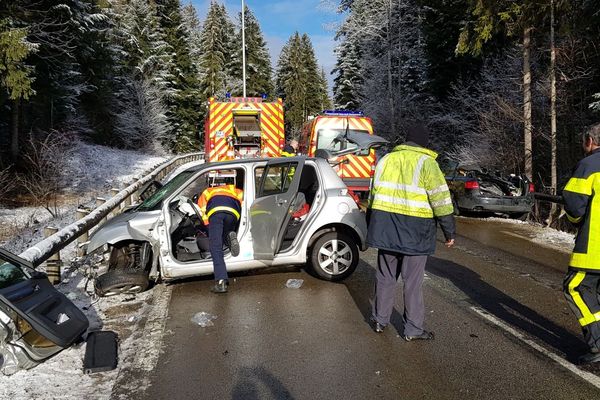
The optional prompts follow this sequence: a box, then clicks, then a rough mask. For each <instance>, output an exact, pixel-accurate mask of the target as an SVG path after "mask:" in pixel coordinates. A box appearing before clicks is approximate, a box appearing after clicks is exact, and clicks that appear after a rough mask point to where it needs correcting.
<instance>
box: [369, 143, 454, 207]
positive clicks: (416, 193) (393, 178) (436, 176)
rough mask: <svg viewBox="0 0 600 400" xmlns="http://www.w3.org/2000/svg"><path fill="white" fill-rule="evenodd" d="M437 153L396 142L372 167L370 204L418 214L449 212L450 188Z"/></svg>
mask: <svg viewBox="0 0 600 400" xmlns="http://www.w3.org/2000/svg"><path fill="white" fill-rule="evenodd" d="M436 157H437V154H436V153H435V152H434V151H431V150H428V149H425V148H423V147H416V146H410V145H407V144H403V145H400V146H396V147H395V148H394V150H393V151H392V152H391V153H389V154H387V155H385V156H384V157H383V158H382V159H381V160H380V161H379V163H378V164H377V167H376V168H375V176H374V177H373V184H372V188H371V196H370V198H369V207H370V208H372V209H373V210H380V211H387V212H392V213H397V214H403V215H410V216H413V217H421V218H433V217H434V216H435V217H442V216H445V215H449V214H452V213H453V212H454V207H453V206H452V199H451V198H450V191H449V190H448V185H447V184H446V179H445V178H444V174H443V173H442V171H440V167H439V166H438V164H437V162H436V161H435V159H436Z"/></svg>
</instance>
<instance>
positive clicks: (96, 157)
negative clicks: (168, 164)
mask: <svg viewBox="0 0 600 400" xmlns="http://www.w3.org/2000/svg"><path fill="white" fill-rule="evenodd" d="M166 160H167V157H160V156H153V155H149V154H144V153H140V152H135V151H128V150H118V149H113V148H110V147H105V146H97V145H90V144H86V143H82V142H77V143H76V144H75V146H74V149H73V152H72V153H70V155H69V160H68V161H67V163H66V169H65V173H64V177H65V179H71V180H70V181H65V186H66V188H65V193H63V194H62V195H61V196H60V200H61V205H60V206H59V207H58V215H59V216H58V218H52V216H51V215H50V213H49V212H48V211H47V210H45V209H44V208H42V207H37V208H34V207H24V208H16V209H14V208H13V209H8V208H0V222H1V223H0V247H4V248H6V249H8V250H10V251H12V252H14V253H17V254H19V253H21V252H22V251H24V250H25V249H27V248H29V247H30V246H32V245H33V244H35V243H37V242H39V241H41V240H42V239H43V233H44V232H43V230H44V229H43V228H44V227H45V226H48V225H51V226H54V227H56V228H62V227H64V226H66V225H68V224H69V223H71V222H73V221H75V211H76V210H77V209H78V208H79V207H81V206H84V207H88V208H95V202H96V198H98V197H104V198H107V199H108V198H110V197H111V193H110V189H111V188H118V189H122V188H124V187H125V186H127V185H129V184H131V183H133V181H134V179H135V178H141V177H142V176H144V175H145V174H146V173H148V172H149V171H151V170H152V169H154V168H155V167H156V166H157V165H159V164H161V163H162V162H164V161H166ZM17 233H18V234H17Z"/></svg>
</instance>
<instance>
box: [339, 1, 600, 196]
mask: <svg viewBox="0 0 600 400" xmlns="http://www.w3.org/2000/svg"><path fill="white" fill-rule="evenodd" d="M338 4H339V6H340V11H342V12H343V13H345V15H346V19H345V21H344V22H343V23H342V24H341V25H340V27H339V29H338V32H337V34H338V39H339V44H338V47H337V50H336V52H337V66H336V68H335V81H334V82H335V84H334V100H335V103H336V105H337V106H338V107H342V108H346V109H357V108H358V109H362V110H363V111H365V112H366V113H367V114H368V115H370V116H372V117H373V118H374V123H375V126H376V130H377V132H378V133H379V134H380V135H382V136H386V137H388V138H390V139H392V140H393V141H395V142H399V141H402V140H403V137H404V130H403V128H404V127H405V126H406V124H408V123H411V122H412V121H414V120H424V121H425V122H427V124H428V125H429V127H430V128H431V130H432V132H433V133H434V135H435V146H436V148H437V149H438V150H440V151H441V152H443V153H445V154H446V155H449V156H451V157H453V158H455V159H458V160H459V161H462V162H464V163H468V164H478V165H481V166H482V167H487V168H490V169H499V170H504V171H505V172H525V173H527V174H528V175H530V177H532V178H534V180H535V181H536V184H537V185H538V187H539V186H540V185H539V184H540V183H542V182H543V183H545V184H546V185H549V184H550V182H551V181H550V178H551V176H552V175H554V176H556V175H558V187H559V188H560V187H561V183H562V184H564V183H565V181H566V179H567V178H568V176H569V174H570V171H571V168H572V167H573V165H574V163H575V162H576V160H578V159H579V158H580V157H581V149H580V145H579V142H580V139H579V136H578V135H579V134H580V133H581V132H582V131H583V130H584V128H585V127H586V126H589V125H590V124H592V123H595V122H598V121H599V119H600V113H599V111H600V94H596V95H594V94H595V93H598V92H600V50H599V49H600V46H599V45H600V13H598V2H597V1H592V0H576V1H564V0H554V1H553V2H551V1H545V2H538V1H533V0H526V1H519V2H515V1H509V0H493V1H479V0H398V1H388V0H341V1H339V2H338ZM551 5H554V16H553V17H554V37H553V39H554V40H552V36H551V33H552V32H551V18H552V9H551ZM553 43H554V46H552V44H553ZM553 48H554V52H555V54H556V58H555V60H556V61H555V64H554V67H553V64H552V62H551V61H552V60H551V53H552V51H551V50H552V49H553ZM527 71H529V73H527ZM553 77H554V80H555V82H556V85H555V88H556V96H555V100H556V103H555V104H556V105H555V107H553V106H552V103H551V99H552V82H553ZM553 113H554V115H555V116H556V122H557V124H556V126H557V128H556V130H555V131H553V130H552V124H551V116H552V114H553ZM553 137H554V138H555V140H556V143H557V150H556V152H554V156H555V158H556V161H555V162H554V161H553V157H552V153H553V152H552V151H551V147H552V146H551V143H552V140H553ZM553 165H556V167H553Z"/></svg>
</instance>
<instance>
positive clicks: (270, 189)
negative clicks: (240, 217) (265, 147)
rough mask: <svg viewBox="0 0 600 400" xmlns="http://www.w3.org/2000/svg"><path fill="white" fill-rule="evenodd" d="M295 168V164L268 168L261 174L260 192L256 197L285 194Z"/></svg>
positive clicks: (296, 164)
mask: <svg viewBox="0 0 600 400" xmlns="http://www.w3.org/2000/svg"><path fill="white" fill-rule="evenodd" d="M297 166H298V163H297V162H294V163H286V164H277V165H270V166H268V167H267V169H266V171H264V172H263V174H262V179H261V181H262V191H261V192H260V193H259V195H258V196H257V197H263V196H270V195H273V194H281V193H285V192H287V191H288V189H289V188H290V184H291V183H292V178H293V177H294V172H295V171H296V167H297Z"/></svg>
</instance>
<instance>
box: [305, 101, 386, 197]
mask: <svg viewBox="0 0 600 400" xmlns="http://www.w3.org/2000/svg"><path fill="white" fill-rule="evenodd" d="M349 132H352V133H363V134H364V133H367V134H369V135H372V134H373V125H372V123H371V118H368V117H365V116H364V115H363V113H362V112H356V111H345V110H342V111H337V110H332V111H323V113H321V114H319V115H317V116H316V117H314V118H313V119H311V120H309V121H308V122H306V123H305V124H304V126H303V128H302V134H301V136H300V140H299V141H298V147H299V152H300V153H302V154H306V155H308V156H309V157H314V156H315V153H316V152H317V150H320V149H323V150H327V151H329V152H331V153H335V152H339V151H344V152H346V151H347V150H351V147H352V146H355V147H356V145H354V144H352V143H345V144H344V142H340V141H338V140H334V139H336V138H338V137H339V136H340V135H344V134H348V133H349ZM343 145H345V146H347V148H344V149H342V148H340V146H343ZM334 165H335V167H334V169H336V170H337V173H338V175H339V176H340V177H341V178H342V180H343V181H344V182H345V183H346V185H347V186H348V189H350V190H351V191H353V192H357V193H359V194H361V195H364V194H366V193H367V192H368V191H369V183H370V180H371V176H372V175H373V172H374V171H375V150H373V149H371V150H364V151H362V152H360V153H358V154H348V155H344V156H341V157H338V159H337V160H335V163H334Z"/></svg>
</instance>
